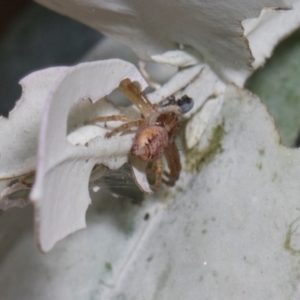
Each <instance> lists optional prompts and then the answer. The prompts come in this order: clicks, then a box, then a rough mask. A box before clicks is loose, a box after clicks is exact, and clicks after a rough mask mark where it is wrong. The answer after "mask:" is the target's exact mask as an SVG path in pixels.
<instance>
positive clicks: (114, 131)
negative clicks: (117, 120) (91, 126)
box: [105, 119, 145, 138]
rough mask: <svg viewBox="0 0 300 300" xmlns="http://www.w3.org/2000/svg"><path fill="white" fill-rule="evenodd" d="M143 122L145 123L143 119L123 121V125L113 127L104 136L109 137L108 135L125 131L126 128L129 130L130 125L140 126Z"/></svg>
mask: <svg viewBox="0 0 300 300" xmlns="http://www.w3.org/2000/svg"><path fill="white" fill-rule="evenodd" d="M144 124H145V120H144V119H137V120H135V121H132V122H128V123H125V124H123V125H121V126H119V127H117V128H115V129H113V130H112V131H111V132H108V133H106V135H105V137H106V138H110V137H112V136H113V135H115V134H117V133H119V132H124V131H127V130H129V129H130V128H132V127H140V126H142V125H144Z"/></svg>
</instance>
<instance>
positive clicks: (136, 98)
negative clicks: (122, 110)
mask: <svg viewBox="0 0 300 300" xmlns="http://www.w3.org/2000/svg"><path fill="white" fill-rule="evenodd" d="M119 90H120V91H121V92H122V93H123V94H124V95H125V96H126V97H127V98H128V99H129V100H130V101H131V102H132V103H133V104H134V105H135V106H136V107H137V108H138V109H139V111H140V112H141V114H142V115H143V117H144V118H149V117H150V115H151V114H152V113H153V112H155V111H156V109H155V107H156V106H155V105H153V104H152V103H151V102H150V101H149V100H148V99H147V97H146V96H145V95H144V94H143V92H141V91H140V90H139V89H138V87H136V86H135V85H134V84H133V83H132V82H131V80H130V79H128V78H126V79H123V80H122V81H121V82H120V85H119Z"/></svg>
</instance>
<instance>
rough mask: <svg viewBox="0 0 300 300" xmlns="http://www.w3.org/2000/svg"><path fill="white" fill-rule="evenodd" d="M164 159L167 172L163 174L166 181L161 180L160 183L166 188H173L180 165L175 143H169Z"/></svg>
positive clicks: (177, 177)
mask: <svg viewBox="0 0 300 300" xmlns="http://www.w3.org/2000/svg"><path fill="white" fill-rule="evenodd" d="M164 154H165V157H166V160H167V164H168V167H169V170H170V171H169V172H164V175H165V176H166V177H167V178H166V179H164V178H163V179H162V182H163V183H164V184H166V185H168V186H174V185H175V183H176V181H177V180H178V179H179V175H180V171H181V163H180V156H179V151H178V148H177V146H176V144H175V141H173V142H171V143H170V144H169V145H168V147H167V148H166V150H165V153H164Z"/></svg>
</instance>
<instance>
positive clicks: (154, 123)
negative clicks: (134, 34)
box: [86, 78, 194, 188]
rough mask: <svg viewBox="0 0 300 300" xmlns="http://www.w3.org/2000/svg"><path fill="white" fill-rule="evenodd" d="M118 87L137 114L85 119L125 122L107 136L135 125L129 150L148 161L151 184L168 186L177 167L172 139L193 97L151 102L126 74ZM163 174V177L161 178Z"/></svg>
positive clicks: (172, 183) (174, 180) (175, 179)
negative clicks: (136, 116) (150, 165)
mask: <svg viewBox="0 0 300 300" xmlns="http://www.w3.org/2000/svg"><path fill="white" fill-rule="evenodd" d="M119 89H120V90H121V91H122V92H123V93H124V94H125V96H126V97H127V98H128V99H129V100H130V101H131V102H132V103H133V104H134V105H135V106H136V107H137V108H138V109H139V111H140V112H141V115H142V116H141V118H139V119H132V118H129V117H126V116H121V115H113V116H104V117H98V118H96V119H93V120H91V121H88V122H86V123H88V124H91V123H97V122H108V121H123V122H127V123H125V124H123V125H121V126H119V127H117V128H115V129H113V130H112V131H111V132H109V133H107V134H106V137H107V138H109V137H112V136H113V135H115V134H117V133H118V132H124V131H126V130H129V129H131V128H133V127H137V128H138V130H137V133H136V135H135V137H134V141H133V145H132V148H131V154H132V155H133V156H137V157H138V158H140V159H141V160H143V161H145V162H149V163H152V168H151V172H154V173H155V182H154V188H159V187H160V184H161V182H163V183H164V184H166V185H168V186H174V185H175V182H176V181H177V180H178V179H179V175H180V171H181V163H180V156H179V152H178V148H177V146H176V143H175V138H176V136H177V135H178V133H179V129H180V121H179V116H180V115H181V114H184V113H186V112H188V111H189V110H191V109H192V107H193V105H194V102H193V100H192V99H191V98H189V97H188V96H183V97H182V98H181V99H179V100H175V98H174V97H173V96H172V97H169V98H167V99H166V100H164V101H163V102H161V103H160V104H152V103H151V102H150V101H149V100H148V99H147V97H146V96H145V95H144V94H143V93H142V92H141V91H140V90H139V89H138V88H137V86H135V85H134V84H133V83H132V82H131V81H130V79H128V78H126V79H124V80H122V81H121V83H120V85H119ZM162 156H165V158H166V161H167V164H168V168H169V172H166V171H164V172H163V164H162V160H161V159H162ZM163 174H164V175H165V177H164V178H162V175H163Z"/></svg>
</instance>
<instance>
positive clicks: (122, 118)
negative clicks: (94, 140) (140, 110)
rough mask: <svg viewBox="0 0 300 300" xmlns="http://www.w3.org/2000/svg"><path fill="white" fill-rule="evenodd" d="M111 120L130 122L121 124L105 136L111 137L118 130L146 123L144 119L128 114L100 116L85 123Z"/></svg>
mask: <svg viewBox="0 0 300 300" xmlns="http://www.w3.org/2000/svg"><path fill="white" fill-rule="evenodd" d="M109 121H121V122H128V123H125V124H122V125H121V126H119V127H117V128H115V129H113V130H112V131H111V132H108V133H106V135H105V137H106V138H110V137H112V136H113V135H115V134H117V133H118V132H123V131H126V130H128V129H130V128H132V127H139V126H141V125H143V124H144V122H145V120H144V119H132V118H130V117H127V116H121V115H120V116H119V115H113V116H103V117H98V118H95V119H92V120H89V121H86V122H85V124H86V125H87V124H94V123H105V122H109Z"/></svg>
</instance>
